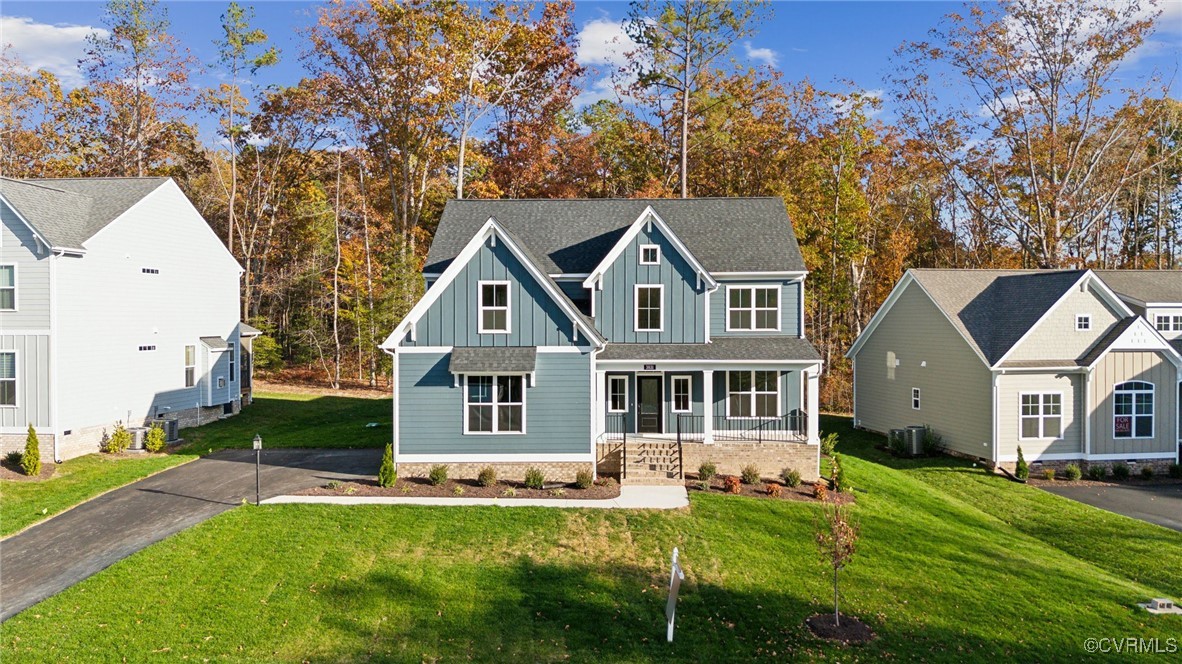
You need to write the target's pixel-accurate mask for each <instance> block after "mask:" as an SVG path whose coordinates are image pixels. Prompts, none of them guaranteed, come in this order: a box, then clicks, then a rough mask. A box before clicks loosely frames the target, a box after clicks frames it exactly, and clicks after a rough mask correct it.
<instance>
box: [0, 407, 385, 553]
mask: <svg viewBox="0 0 1182 664" xmlns="http://www.w3.org/2000/svg"><path fill="white" fill-rule="evenodd" d="M370 422H376V423H377V424H378V426H376V427H366V424H368V423H370ZM256 433H257V434H259V435H261V436H263V444H264V445H265V446H267V447H269V448H270V447H337V448H340V447H381V446H382V445H384V444H387V443H388V442H389V440H390V400H389V399H362V398H353V397H334V396H317V395H307V394H286V393H284V394H278V393H256V394H255V400H254V403H253V404H252V405H250V406H247V407H246V408H245V409H243V410H242V412H241V413H239V414H238V415H236V416H234V417H231V418H227V419H225V420H215V421H213V422H211V423H209V424H206V425H204V426H201V427H193V428H189V429H183V430H182V431H181V436H182V437H183V438H184V439H185V441H186V442H185V444H184V445H181V446H179V447H177V448H174V449H171V450H169V452H168V453H167V454H150V455H135V456H125V457H111V456H107V455H104V454H88V455H86V456H83V457H79V458H77V459H71V460H69V461H66V462H65V463H62V464H59V465H58V467H57V470H56V472H55V473H54V475H53V477H52V478H50V479H48V480H45V481H40V482H28V481H17V480H0V536H6V535H11V534H12V533H15V532H17V531H20V530H22V529H24V528H27V527H28V526H30V525H32V524H34V523H37V522H38V521H41V520H44V519H47V518H49V517H51V516H53V515H55V514H59V513H61V512H63V511H65V510H67V509H69V508H71V507H73V506H74V505H77V504H78V503H81V502H84V501H86V500H90V499H91V498H94V497H95V496H98V495H100V494H102V493H104V492H106V491H110V490H111V489H115V488H118V487H120V486H123V485H125V484H129V483H131V482H135V481H136V480H141V479H143V478H145V477H147V476H149V475H152V474H154V473H157V472H160V471H161V470H166V469H168V468H171V467H173V466H177V465H180V464H182V463H185V462H187V461H192V460H193V459H196V458H198V457H199V456H200V455H203V454H208V453H210V452H214V451H216V450H219V449H224V448H228V447H238V448H241V447H250V445H251V441H252V440H253V439H254V436H255V434H256Z"/></svg>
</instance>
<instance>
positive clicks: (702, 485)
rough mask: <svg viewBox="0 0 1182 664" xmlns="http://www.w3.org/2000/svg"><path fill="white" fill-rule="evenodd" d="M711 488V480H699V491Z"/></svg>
mask: <svg viewBox="0 0 1182 664" xmlns="http://www.w3.org/2000/svg"><path fill="white" fill-rule="evenodd" d="M709 490H710V483H709V482H698V491H709Z"/></svg>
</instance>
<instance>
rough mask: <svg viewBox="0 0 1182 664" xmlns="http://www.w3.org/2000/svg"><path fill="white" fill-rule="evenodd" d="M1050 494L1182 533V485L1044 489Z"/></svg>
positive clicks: (1060, 486) (1058, 485) (1055, 487)
mask: <svg viewBox="0 0 1182 664" xmlns="http://www.w3.org/2000/svg"><path fill="white" fill-rule="evenodd" d="M1043 488H1044V489H1046V490H1047V491H1049V492H1051V493H1053V494H1055V495H1058V496H1063V497H1064V498H1070V499H1072V500H1077V501H1079V502H1081V503H1085V504H1088V505H1091V506H1093V507H1099V508H1100V509H1102V510H1108V511H1109V512H1116V513H1117V514H1123V515H1125V516H1131V517H1133V518H1134V519H1140V520H1142V521H1148V522H1149V523H1156V524H1157V525H1159V526H1165V527H1166V528H1172V529H1174V530H1178V531H1182V484H1159V485H1149V486H1104V487H1097V486H1066V485H1060V484H1058V483H1056V484H1055V485H1053V486H1044V487H1043Z"/></svg>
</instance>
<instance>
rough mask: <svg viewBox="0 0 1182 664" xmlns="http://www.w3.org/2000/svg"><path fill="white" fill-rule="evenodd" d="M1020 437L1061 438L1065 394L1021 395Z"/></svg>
mask: <svg viewBox="0 0 1182 664" xmlns="http://www.w3.org/2000/svg"><path fill="white" fill-rule="evenodd" d="M1019 400H1020V403H1021V411H1020V412H1019V414H1018V418H1019V428H1018V437H1019V438H1060V437H1062V435H1063V395H1062V394H1059V393H1058V392H1049V393H1046V394H1022V395H1019Z"/></svg>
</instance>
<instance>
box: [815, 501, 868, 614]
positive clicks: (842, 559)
mask: <svg viewBox="0 0 1182 664" xmlns="http://www.w3.org/2000/svg"><path fill="white" fill-rule="evenodd" d="M824 509H825V511H824V517H823V520H822V521H820V522H819V523H818V524H817V526H816V541H817V549H818V551H819V552H820V554H821V559H822V560H823V561H824V563H825V565H826V566H827V567H829V568H830V569H832V570H833V624H834V625H835V626H840V625H841V613H840V612H839V611H838V606H839V602H838V597H839V594H838V585H837V582H838V572H840V571H841V570H842V569H844V568H845V567H846V565H848V564H849V562H850V560H852V559H853V557H854V552H855V551H856V550H857V542H858V535H859V528H858V525H857V524H856V523H853V522H851V521H850V519H849V516H848V515H847V514H846V510H845V508H844V507H842V506H841V505H840V504H838V503H836V502H835V503H832V504H830V505H828V506H826V507H825V508H824Z"/></svg>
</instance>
